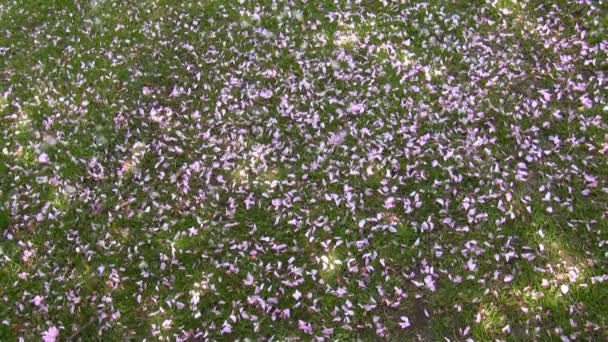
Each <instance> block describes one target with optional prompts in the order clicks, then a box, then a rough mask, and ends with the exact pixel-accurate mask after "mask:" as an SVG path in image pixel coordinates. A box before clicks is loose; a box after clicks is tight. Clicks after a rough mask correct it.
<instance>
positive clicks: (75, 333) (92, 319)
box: [68, 317, 95, 341]
mask: <svg viewBox="0 0 608 342" xmlns="http://www.w3.org/2000/svg"><path fill="white" fill-rule="evenodd" d="M93 322H95V317H91V319H90V320H89V321H88V322H87V323H85V325H83V326H82V327H80V329H78V330H77V331H76V332H74V333H73V334H72V335H71V336H70V337H68V341H74V340H75V338H76V337H78V335H80V333H81V332H82V331H83V330H84V329H86V328H87V327H88V326H89V325H91V324H93Z"/></svg>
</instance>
